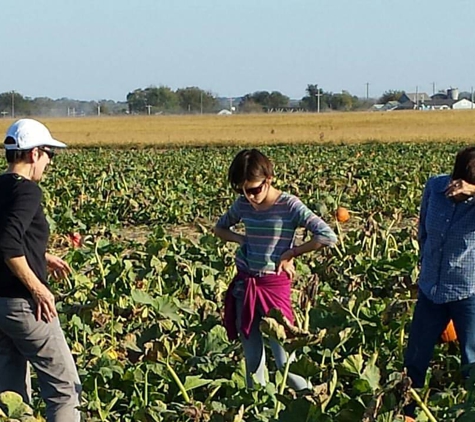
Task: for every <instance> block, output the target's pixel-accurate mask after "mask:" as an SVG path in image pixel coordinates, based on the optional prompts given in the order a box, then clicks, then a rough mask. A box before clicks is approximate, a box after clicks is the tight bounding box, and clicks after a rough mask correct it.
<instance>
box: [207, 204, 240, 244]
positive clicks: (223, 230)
mask: <svg viewBox="0 0 475 422" xmlns="http://www.w3.org/2000/svg"><path fill="white" fill-rule="evenodd" d="M240 221H241V213H240V207H239V199H237V200H236V201H234V203H233V205H232V206H231V208H230V209H229V210H228V211H227V212H226V213H225V214H223V215H222V216H221V218H220V219H219V220H218V222H217V223H216V226H215V227H214V229H213V232H214V234H215V235H216V236H218V237H219V238H220V239H221V240H224V241H225V242H235V243H239V245H242V244H243V243H244V241H245V236H243V235H242V234H239V233H236V232H235V231H233V230H231V227H233V226H235V225H236V224H237V223H239V222H240Z"/></svg>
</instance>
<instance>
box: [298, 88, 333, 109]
mask: <svg viewBox="0 0 475 422" xmlns="http://www.w3.org/2000/svg"><path fill="white" fill-rule="evenodd" d="M305 91H306V92H307V95H306V96H305V97H303V98H302V99H301V100H300V107H302V108H304V109H306V110H308V111H317V108H318V96H317V94H320V110H321V111H323V110H326V109H328V108H329V107H330V97H331V95H332V94H331V93H328V92H323V90H322V89H321V88H318V85H315V84H308V85H307V88H306V89H305Z"/></svg>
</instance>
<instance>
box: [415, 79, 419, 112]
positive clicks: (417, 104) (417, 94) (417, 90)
mask: <svg viewBox="0 0 475 422" xmlns="http://www.w3.org/2000/svg"><path fill="white" fill-rule="evenodd" d="M418 109H419V87H418V86H417V85H416V110H418Z"/></svg>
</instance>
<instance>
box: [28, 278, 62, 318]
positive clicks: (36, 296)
mask: <svg viewBox="0 0 475 422" xmlns="http://www.w3.org/2000/svg"><path fill="white" fill-rule="evenodd" d="M31 295H32V296H33V300H34V301H35V303H36V319H37V320H38V321H40V320H41V318H42V317H43V318H44V319H45V320H46V322H51V321H52V320H53V318H55V317H57V316H58V312H57V311H56V305H55V303H54V296H53V293H51V292H50V291H49V289H48V288H47V287H46V286H45V285H44V284H42V283H38V284H37V285H36V286H35V288H34V289H32V290H31Z"/></svg>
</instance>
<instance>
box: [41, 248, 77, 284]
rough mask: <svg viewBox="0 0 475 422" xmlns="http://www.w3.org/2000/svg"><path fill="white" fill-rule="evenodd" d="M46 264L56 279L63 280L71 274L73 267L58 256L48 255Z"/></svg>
mask: <svg viewBox="0 0 475 422" xmlns="http://www.w3.org/2000/svg"><path fill="white" fill-rule="evenodd" d="M46 264H47V265H48V271H49V272H50V273H51V275H52V276H53V277H54V278H55V279H57V280H58V279H62V278H65V277H67V276H68V275H69V274H71V271H72V270H71V267H70V266H69V264H68V263H67V262H66V261H64V260H63V259H61V258H60V257H58V256H55V255H51V254H49V253H47V254H46Z"/></svg>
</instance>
